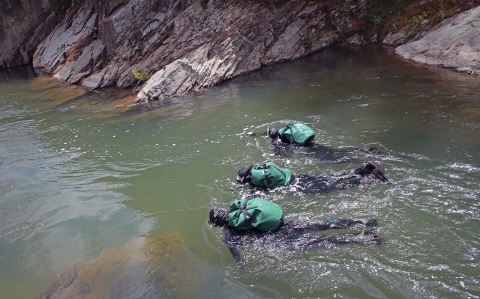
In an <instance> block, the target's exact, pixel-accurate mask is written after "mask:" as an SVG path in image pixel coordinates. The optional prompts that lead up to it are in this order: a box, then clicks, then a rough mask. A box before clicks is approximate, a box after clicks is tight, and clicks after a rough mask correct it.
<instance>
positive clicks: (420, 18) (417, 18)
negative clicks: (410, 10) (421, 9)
mask: <svg viewBox="0 0 480 299" xmlns="http://www.w3.org/2000/svg"><path fill="white" fill-rule="evenodd" d="M422 22H423V15H420V16H414V17H413V18H412V21H411V22H410V27H412V28H415V27H417V26H419V25H420V24H422Z"/></svg>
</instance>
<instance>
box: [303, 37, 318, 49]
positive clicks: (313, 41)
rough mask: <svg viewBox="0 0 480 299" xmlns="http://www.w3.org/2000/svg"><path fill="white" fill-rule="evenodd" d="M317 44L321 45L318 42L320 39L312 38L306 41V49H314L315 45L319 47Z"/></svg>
mask: <svg viewBox="0 0 480 299" xmlns="http://www.w3.org/2000/svg"><path fill="white" fill-rule="evenodd" d="M317 44H319V41H318V39H317V37H316V36H314V37H312V38H311V39H309V40H307V41H305V47H306V48H310V47H312V46H313V45H317Z"/></svg>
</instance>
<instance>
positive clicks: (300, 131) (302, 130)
mask: <svg viewBox="0 0 480 299" xmlns="http://www.w3.org/2000/svg"><path fill="white" fill-rule="evenodd" d="M278 135H279V136H280V137H281V138H283V139H287V140H288V141H290V144H292V143H296V144H299V145H304V144H307V143H309V142H312V140H313V138H315V131H313V129H312V128H310V127H309V126H307V125H304V124H288V125H285V126H284V127H283V128H281V129H280V130H278Z"/></svg>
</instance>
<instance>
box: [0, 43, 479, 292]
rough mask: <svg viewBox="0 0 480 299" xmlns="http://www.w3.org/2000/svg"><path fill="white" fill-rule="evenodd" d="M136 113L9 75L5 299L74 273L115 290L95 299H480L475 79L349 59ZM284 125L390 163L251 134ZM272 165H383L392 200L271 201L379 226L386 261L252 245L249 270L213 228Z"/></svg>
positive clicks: (2, 267)
mask: <svg viewBox="0 0 480 299" xmlns="http://www.w3.org/2000/svg"><path fill="white" fill-rule="evenodd" d="M132 102H133V98H132V95H131V94H130V93H128V92H125V91H119V90H101V91H93V92H86V91H85V90H83V89H82V88H79V87H75V86H69V85H65V84H63V83H59V82H58V81H56V80H55V79H51V78H45V77H37V76H35V74H34V72H33V71H32V70H31V69H28V68H23V69H17V70H12V71H10V72H2V73H0V289H1V292H0V298H8V299H15V298H34V297H35V296H37V295H38V294H40V292H41V291H42V289H43V288H44V287H45V286H46V285H47V283H48V282H49V281H50V280H51V279H52V278H54V277H57V275H58V274H59V273H61V272H63V271H65V270H67V269H70V268H72V267H76V268H75V269H80V272H82V269H83V271H84V272H85V273H90V274H91V273H93V272H94V273H96V274H91V275H93V277H99V275H100V274H99V273H103V274H105V273H106V274H105V276H103V277H102V278H101V279H100V278H98V279H96V280H95V279H93V278H92V280H95V282H92V281H90V282H89V283H91V285H95V286H94V287H90V289H89V290H85V285H87V284H88V283H87V282H85V281H86V278H85V277H84V278H83V279H84V280H83V286H84V289H83V291H82V290H80V291H79V293H82V292H83V294H85V293H88V292H92V294H93V297H92V298H95V297H97V298H108V297H111V298H207V297H208V298H320V297H321V298H475V297H477V298H478V297H479V296H480V283H479V277H480V269H479V266H480V262H479V248H480V238H479V231H480V204H479V201H478V199H479V195H480V189H479V187H478V185H479V182H480V155H479V152H480V130H479V129H480V80H479V78H478V77H470V76H466V75H462V74H457V73H455V72H452V71H450V70H445V69H439V68H430V67H425V66H418V65H414V64H410V63H408V62H405V61H404V60H402V59H401V58H399V57H397V56H395V55H394V54H392V51H391V50H388V49H384V48H377V47H365V48H341V47H338V48H332V49H328V50H326V51H322V52H320V53H317V54H314V55H312V56H309V57H307V58H305V59H301V60H297V61H294V62H289V63H284V64H278V65H273V66H269V67H265V68H263V69H262V70H260V71H257V72H254V73H251V74H248V75H246V76H242V77H240V78H236V79H234V80H230V81H228V82H225V83H223V84H221V85H219V86H217V87H214V88H212V89H210V90H207V91H204V92H199V93H196V94H192V95H188V96H185V97H183V98H178V99H176V98H175V99H168V100H164V101H158V102H154V103H151V104H142V105H132ZM286 122H303V123H306V124H308V125H309V126H311V127H312V128H314V130H315V131H316V132H317V135H316V137H315V141H316V142H317V143H321V144H325V145H328V146H331V147H333V148H343V147H350V146H353V147H359V148H364V147H368V146H376V147H377V148H379V149H380V153H378V154H368V155H367V154H365V153H362V152H356V153H352V154H350V155H348V156H345V157H344V158H345V159H343V160H342V162H343V163H331V162H335V161H325V160H322V159H319V158H317V157H312V156H305V155H302V154H292V153H286V154H285V155H281V156H279V155H273V151H272V148H271V147H270V144H269V140H268V139H267V138H265V137H262V136H257V137H252V136H250V135H249V133H250V132H264V131H265V130H266V128H267V126H268V125H273V126H276V127H281V126H282V125H283V124H284V123H286ZM268 160H270V161H274V162H276V163H277V164H278V165H280V166H283V167H288V168H289V169H291V170H292V172H293V173H296V174H301V173H308V174H319V175H335V174H340V173H342V172H343V171H345V170H351V169H355V168H357V167H358V166H360V165H361V164H362V163H363V162H364V161H366V160H375V161H377V162H381V163H382V164H383V165H384V166H385V167H386V169H387V176H388V177H389V179H390V181H391V182H392V184H390V185H387V184H381V183H378V184H373V185H370V186H361V187H358V188H351V189H348V190H340V191H333V192H329V193H325V194H319V195H312V194H301V193H285V192H282V190H277V191H263V192H262V191H260V192H258V194H257V195H258V196H262V197H265V198H267V199H270V200H273V201H275V202H276V203H278V204H280V205H282V206H283V208H284V210H285V218H286V219H287V220H301V221H315V222H320V221H325V220H328V219H332V218H354V219H357V218H358V219H368V218H376V219H377V220H378V224H379V225H378V228H377V232H378V233H379V234H380V235H381V237H382V238H383V239H384V241H385V243H384V245H383V246H377V245H375V244H349V245H343V246H338V247H333V248H325V249H320V250H307V251H303V252H295V251H289V250H286V249H284V247H282V246H280V247H279V246H275V244H266V243H261V242H258V244H257V243H255V242H254V243H252V244H250V245H248V246H246V247H243V251H242V252H243V255H244V256H245V258H246V260H247V263H246V264H245V265H243V266H241V267H239V266H237V265H236V263H235V261H234V260H233V258H232V256H231V254H230V252H229V250H228V249H227V248H226V246H225V245H224V244H223V243H222V236H223V233H222V230H221V229H220V228H217V227H210V226H209V225H208V224H207V216H208V211H209V210H210V208H212V207H222V208H228V205H229V203H230V202H231V201H232V200H233V199H235V198H242V197H246V196H248V195H249V194H250V190H249V188H248V187H241V186H238V185H237V184H236V182H235V174H236V171H237V170H238V168H240V167H241V166H243V165H247V164H251V163H253V164H259V163H261V162H263V161H268ZM336 162H338V161H336ZM324 233H328V232H324ZM336 233H337V232H336ZM152 240H153V241H152ZM125 248H128V250H125ZM126 251H128V253H125V252H126ZM105 256H109V257H111V258H112V259H114V260H115V261H116V262H118V263H119V264H121V265H120V266H118V267H120V268H118V267H117V268H109V267H111V264H112V263H108V262H105V261H106V260H108V258H105ZM119 256H121V258H120V257H119ZM99 261H100V262H99ZM119 261H120V262H119ZM95 263H96V264H95ZM122 263H123V264H122ZM92 264H94V265H95V266H94V269H95V271H96V272H95V271H93V272H88V271H92V268H88V269H90V270H85V269H87V268H86V267H87V266H88V265H92ZM85 265H86V266H85ZM109 265H110V266H109ZM118 269H122V270H118ZM95 275H97V276H95ZM79 285H82V283H80V284H79ZM91 285H90V286H91ZM80 289H81V288H80ZM87 289H88V288H87ZM77 291H78V289H77ZM72 292H73V291H72ZM95 292H97V293H95ZM69 298H70V297H69ZM78 298H80V297H78Z"/></svg>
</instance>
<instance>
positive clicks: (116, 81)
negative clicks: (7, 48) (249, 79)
mask: <svg viewBox="0 0 480 299" xmlns="http://www.w3.org/2000/svg"><path fill="white" fill-rule="evenodd" d="M78 2H81V3H80V4H78V5H73V6H72V7H71V8H70V9H69V10H68V11H67V14H66V16H65V18H64V19H63V21H62V22H61V23H60V24H59V25H58V26H57V27H56V28H55V29H54V30H53V31H52V32H51V34H50V35H49V36H48V37H47V38H46V39H45V40H44V41H43V42H42V43H41V44H40V45H39V46H38V48H37V50H36V52H35V54H34V57H33V65H34V67H35V68H37V69H38V70H41V71H43V72H46V73H49V74H52V75H54V76H55V77H57V78H59V79H61V80H65V81H67V82H71V83H79V84H82V85H83V86H85V87H88V88H91V89H94V88H100V87H106V86H111V85H116V86H118V87H122V88H127V87H135V88H136V90H137V91H140V92H139V93H138V97H137V101H151V100H155V99H162V98H164V97H170V96H176V95H180V94H183V93H186V92H190V91H196V90H200V89H203V88H207V87H210V86H212V85H214V84H216V83H218V82H221V81H223V80H226V79H229V78H233V77H235V76H238V75H240V74H244V73H246V72H250V71H252V70H255V69H258V68H260V67H261V66H262V65H266V64H271V63H274V62H277V61H282V60H290V59H296V58H299V57H302V56H305V55H308V54H310V53H312V52H314V51H318V50H320V49H322V48H325V47H327V46H329V45H331V44H333V43H338V42H342V41H344V40H346V39H348V38H350V37H352V36H355V38H354V40H361V38H359V37H358V34H361V31H362V29H363V27H362V26H363V24H364V23H365V22H368V20H367V17H366V9H365V5H366V4H365V0H342V1H311V2H308V1H304V0H290V1H259V0H256V1H255V0H251V1H232V2H229V1H224V0H202V1H199V0H182V1H176V0H163V1H153V0H136V1H133V0H131V1H125V0H105V1H100V3H99V1H89V0H87V1H78ZM132 70H135V71H140V72H145V73H149V74H150V75H151V76H150V78H149V79H148V80H144V79H145V78H136V77H135V75H134V74H133V72H132Z"/></svg>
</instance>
